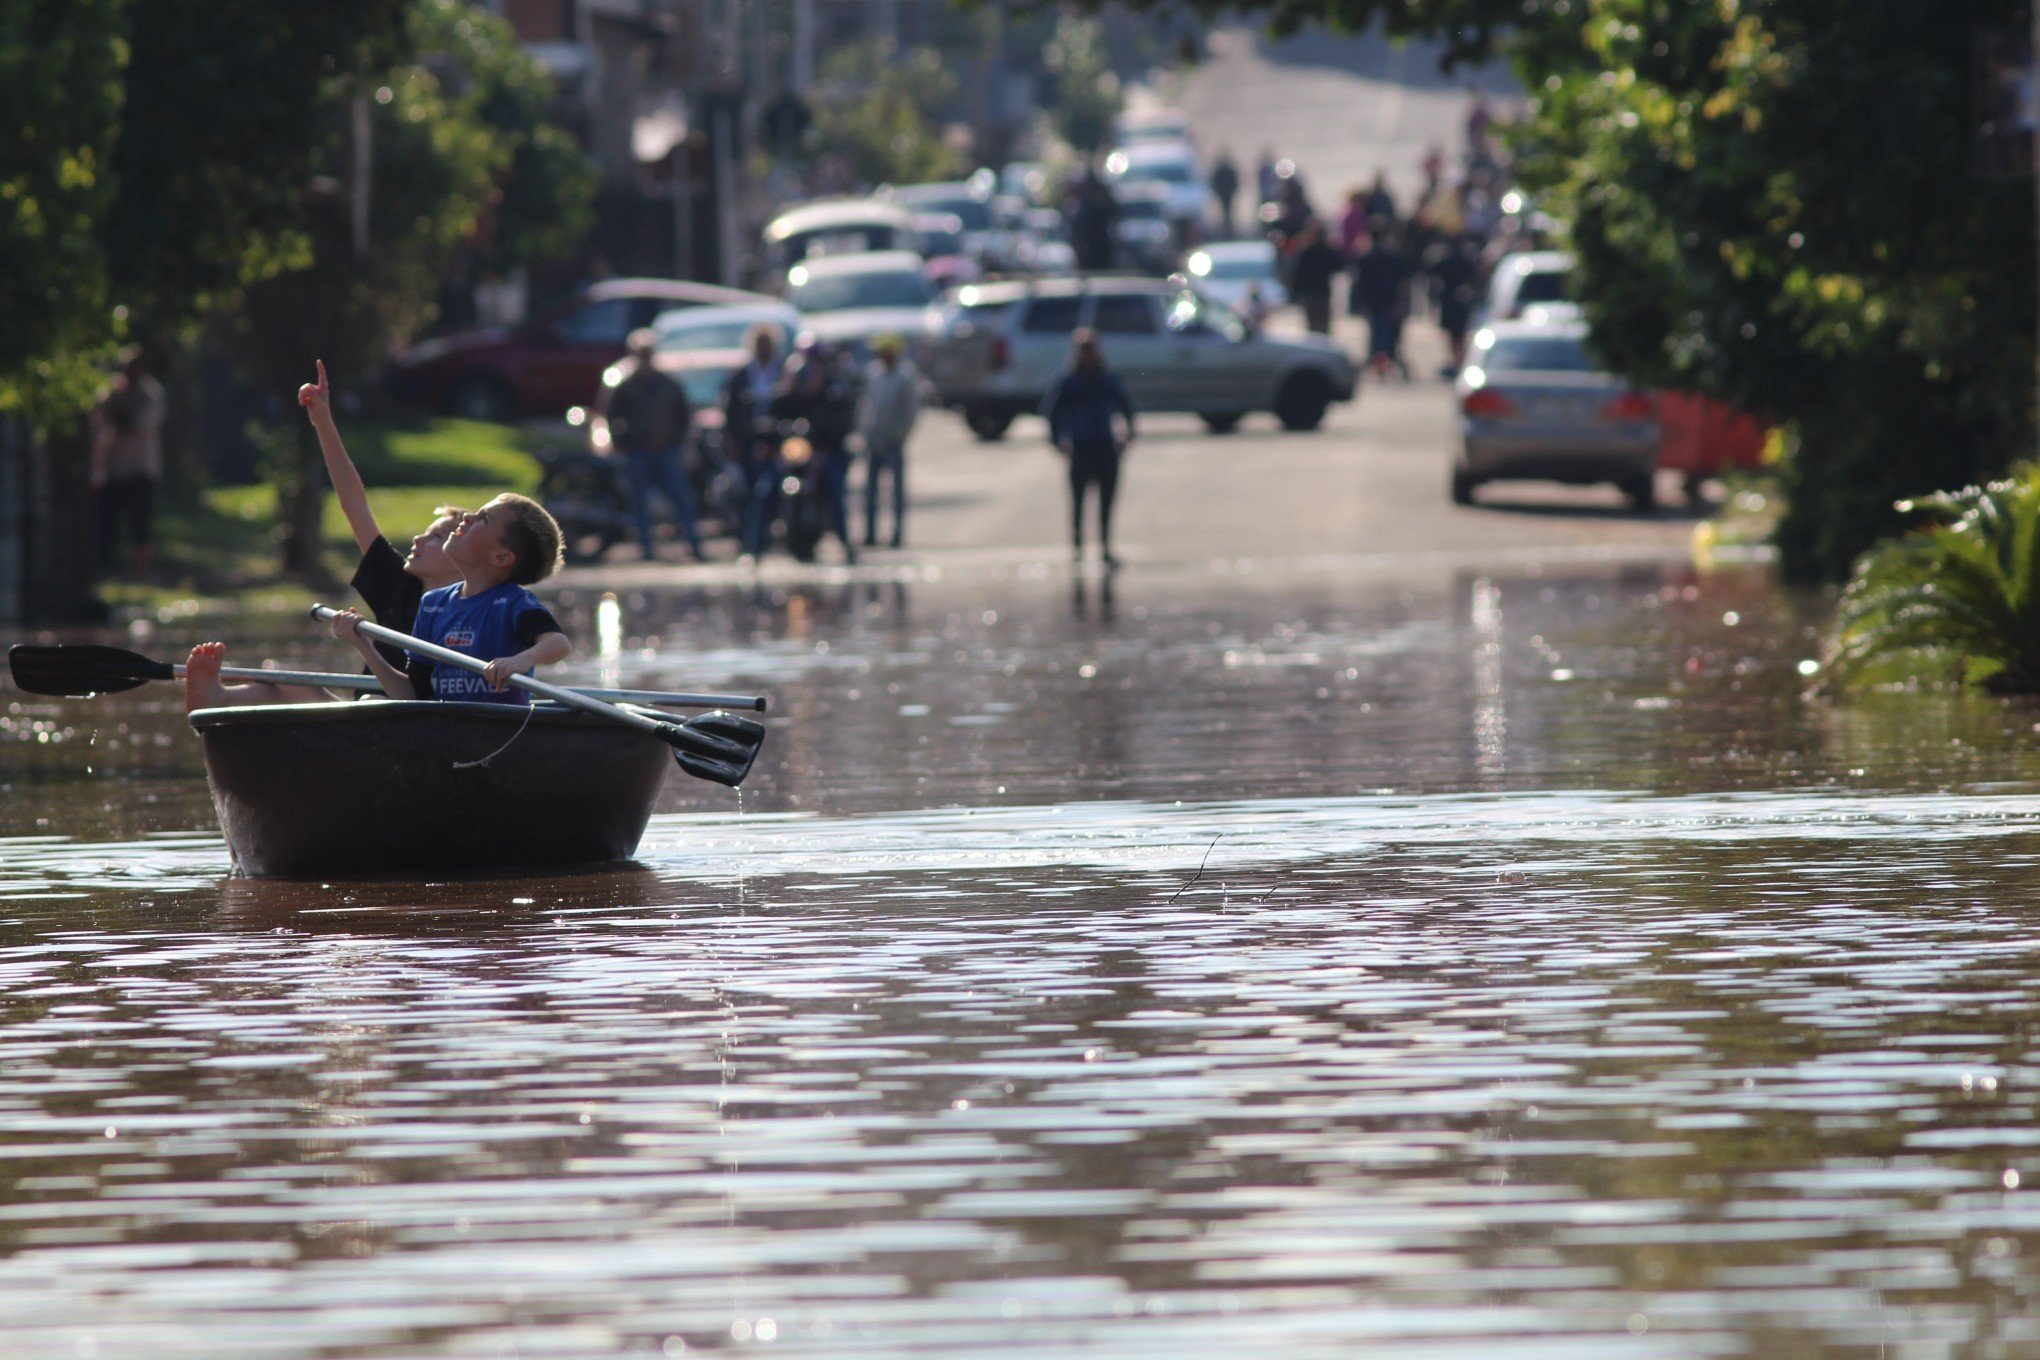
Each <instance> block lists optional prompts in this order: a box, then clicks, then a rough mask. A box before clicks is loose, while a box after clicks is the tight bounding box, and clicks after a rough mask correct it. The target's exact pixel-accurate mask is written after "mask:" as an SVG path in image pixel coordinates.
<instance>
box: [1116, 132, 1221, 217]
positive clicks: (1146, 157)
mask: <svg viewBox="0 0 2040 1360" xmlns="http://www.w3.org/2000/svg"><path fill="white" fill-rule="evenodd" d="M1105 178H1106V180H1107V182H1109V183H1110V184H1112V185H1113V186H1114V187H1115V188H1119V187H1124V186H1128V185H1134V184H1153V185H1159V186H1160V187H1161V189H1162V191H1163V193H1164V194H1165V195H1166V199H1167V214H1168V218H1169V220H1170V221H1171V222H1179V223H1182V224H1184V225H1185V227H1186V229H1187V230H1189V231H1190V232H1192V233H1201V232H1202V231H1203V230H1204V219H1205V215H1206V214H1207V213H1208V212H1209V211H1210V208H1211V186H1210V185H1209V184H1208V183H1206V182H1205V179H1204V172H1203V171H1202V170H1199V169H1198V168H1197V153H1196V152H1195V151H1192V150H1191V149H1190V146H1189V144H1188V143H1186V142H1170V141H1153V142H1135V143H1133V144H1132V145H1130V146H1122V147H1120V148H1119V149H1118V150H1116V151H1114V152H1113V153H1112V154H1111V155H1109V156H1107V157H1106V158H1105Z"/></svg>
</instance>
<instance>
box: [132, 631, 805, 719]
mask: <svg viewBox="0 0 2040 1360" xmlns="http://www.w3.org/2000/svg"><path fill="white" fill-rule="evenodd" d="M368 626H369V627H374V626H375V625H373V624H370V625H368ZM170 669H171V670H173V671H175V672H176V673H177V676H178V678H179V679H182V678H183V676H184V664H183V663H182V662H178V663H177V664H175V665H173V666H172V667H171V668H170ZM220 678H221V679H223V680H252V681H254V682H256V683H257V684H264V685H312V686H315V687H317V688H320V689H358V690H364V691H368V690H379V689H381V688H382V683H381V682H380V681H378V680H377V679H376V678H375V677H374V676H372V675H358V674H357V675H345V674H341V673H339V672H332V671H280V670H270V669H268V668H266V667H257V666H222V667H220ZM571 688H572V689H573V690H574V691H575V692H576V693H578V694H586V695H589V696H591V697H593V698H596V699H602V700H605V701H606V702H608V703H612V704H665V705H669V706H671V707H674V708H734V709H748V710H750V711H752V712H755V713H763V712H764V711H765V700H764V699H763V698H761V697H760V696H758V695H756V694H676V693H672V692H669V691H667V690H662V689H589V688H587V687H586V686H584V685H574V686H572V687H571Z"/></svg>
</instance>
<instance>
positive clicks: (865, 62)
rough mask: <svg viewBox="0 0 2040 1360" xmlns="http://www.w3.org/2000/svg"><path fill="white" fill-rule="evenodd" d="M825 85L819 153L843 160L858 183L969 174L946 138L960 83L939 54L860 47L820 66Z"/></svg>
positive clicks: (883, 45)
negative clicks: (949, 113) (945, 121)
mask: <svg viewBox="0 0 2040 1360" xmlns="http://www.w3.org/2000/svg"><path fill="white" fill-rule="evenodd" d="M819 84H820V86H821V89H820V91H819V95H818V98H817V99H816V100H815V122H814V127H813V128H812V129H811V130H810V133H809V136H810V137H811V138H812V139H813V145H814V150H815V152H816V154H817V155H821V156H831V157H836V158H839V159H841V160H842V161H843V162H844V163H845V164H846V165H848V167H849V169H850V173H851V176H852V177H853V178H854V179H855V180H856V181H857V182H858V183H860V184H871V185H875V184H918V183H923V182H926V181H929V180H946V179H953V178H955V177H956V176H957V175H960V174H962V173H963V172H964V170H965V169H967V168H968V167H967V166H966V165H965V164H964V161H963V158H962V157H961V156H959V155H958V154H957V153H956V151H955V150H954V149H953V148H951V147H950V146H949V144H948V143H947V142H945V141H944V140H943V138H942V118H943V115H944V113H945V112H946V111H947V109H948V107H949V103H950V101H951V100H952V99H954V98H955V97H956V78H955V77H954V76H952V75H950V73H949V70H948V68H947V67H946V66H944V65H943V62H942V56H941V54H940V53H939V52H937V51H935V50H934V49H933V48H927V47H910V48H908V49H907V50H905V51H904V52H902V51H899V50H897V49H895V48H894V46H893V44H892V43H890V42H888V41H885V40H883V39H881V40H877V41H873V42H865V43H858V44H855V45H853V46H850V47H846V48H843V49H841V50H839V51H837V52H834V53H832V54H831V55H830V56H829V58H828V59H827V60H826V61H824V62H823V63H822V70H821V79H820V82H819Z"/></svg>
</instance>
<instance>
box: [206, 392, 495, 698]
mask: <svg viewBox="0 0 2040 1360" xmlns="http://www.w3.org/2000/svg"><path fill="white" fill-rule="evenodd" d="M298 405H300V406H302V407H304V408H305V414H306V415H307V416H308V417H309V418H310V419H311V422H312V430H313V431H314V432H315V433H316V434H317V435H318V437H319V452H320V453H321V454H323V455H325V459H326V475H327V477H328V478H329V479H330V480H331V481H332V483H333V494H334V495H335V496H336V497H338V498H339V501H340V509H341V511H342V513H344V514H345V515H346V516H347V527H348V528H350V529H352V530H353V531H354V542H355V544H356V546H358V547H359V548H360V549H361V562H360V564H359V565H358V566H356V567H355V569H354V579H353V581H352V582H351V584H352V585H353V587H354V591H355V593H356V594H357V595H359V596H361V598H362V600H363V602H365V603H366V604H367V605H368V609H369V613H371V614H372V615H374V616H375V621H376V622H377V623H380V624H382V625H384V626H385V627H388V628H394V629H396V630H397V631H398V632H405V633H407V632H409V631H410V630H411V625H412V623H413V622H414V621H415V620H416V619H417V616H418V602H419V600H420V599H421V598H422V597H423V596H424V594H425V592H426V591H428V590H436V589H438V588H439V587H441V586H446V585H453V584H457V583H458V582H459V581H460V568H458V567H456V566H455V565H454V564H453V562H452V561H451V560H450V559H448V557H447V555H446V540H447V538H448V537H450V536H451V535H452V533H453V531H454V529H455V528H456V527H458V525H459V524H460V521H461V518H462V516H464V515H466V514H467V513H468V512H467V511H465V510H462V509H460V508H458V507H456V506H451V505H442V506H440V507H439V508H438V509H436V510H434V511H433V512H432V515H433V518H432V523H431V524H429V525H427V526H426V527H425V531H424V532H423V533H421V534H419V535H417V536H416V537H415V538H413V539H412V540H411V549H410V552H409V553H407V554H404V555H402V556H399V555H398V553H397V550H396V549H395V548H394V547H392V546H390V541H389V539H387V538H385V537H384V536H383V532H382V529H381V527H380V526H378V525H377V524H376V522H375V512H374V511H373V510H371V509H370V508H369V504H368V488H367V487H366V486H365V485H363V483H362V480H361V473H360V471H359V470H357V469H356V468H355V466H354V460H353V459H352V458H349V457H348V456H347V446H346V444H344V443H342V442H341V439H340V430H339V428H338V427H337V426H335V425H334V424H333V403H332V394H331V389H330V388H329V387H328V385H327V382H326V365H325V363H324V362H323V361H321V362H320V363H319V380H318V381H317V382H315V383H306V384H305V385H304V386H302V387H300V388H298ZM377 646H378V647H379V648H380V649H381V651H382V653H383V656H384V658H385V659H386V660H388V661H389V662H390V664H391V665H392V666H395V667H401V666H403V665H404V653H403V652H402V651H400V650H399V649H397V648H395V647H390V646H386V645H384V644H381V643H378V644H377ZM226 651H227V649H226V646H225V645H224V644H223V643H218V642H202V643H200V644H199V645H198V646H196V647H194V648H192V649H191V655H190V656H189V657H188V658H187V659H186V660H185V664H184V706H185V708H186V709H187V710H190V709H194V708H223V707H225V706H227V705H229V704H304V703H319V702H322V701H324V700H326V699H330V698H331V697H332V696H331V695H330V694H328V693H327V692H326V691H324V690H321V689H313V688H311V687H309V686H305V685H271V684H266V683H264V682H261V681H254V682H251V683H249V684H245V685H229V684H224V683H222V682H221V680H220V666H221V664H222V663H223V662H224V661H225V659H226Z"/></svg>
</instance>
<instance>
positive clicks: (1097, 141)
mask: <svg viewBox="0 0 2040 1360" xmlns="http://www.w3.org/2000/svg"><path fill="white" fill-rule="evenodd" d="M1042 59H1043V61H1044V62H1045V63H1046V65H1047V66H1048V70H1049V74H1050V75H1051V76H1052V77H1054V80H1055V99H1054V101H1053V102H1052V103H1051V104H1050V106H1049V118H1050V120H1051V121H1052V122H1053V123H1054V125H1055V131H1056V135H1057V136H1059V137H1061V138H1062V139H1063V140H1064V141H1065V142H1068V143H1069V144H1070V147H1071V148H1072V149H1073V150H1075V151H1077V152H1078V153H1079V154H1081V155H1083V156H1084V157H1085V158H1086V159H1088V158H1090V157H1092V156H1095V155H1097V154H1098V152H1099V151H1100V150H1101V149H1103V147H1104V145H1105V143H1106V141H1107V140H1108V139H1109V138H1110V137H1111V136H1112V120H1113V119H1115V118H1117V117H1118V116H1119V110H1120V107H1121V106H1122V105H1123V104H1124V103H1125V96H1124V95H1123V93H1122V92H1121V90H1120V88H1119V77H1118V76H1116V75H1114V74H1113V73H1112V68H1111V66H1110V64H1109V63H1108V62H1107V61H1106V58H1105V36H1104V31H1103V29H1102V28H1101V27H1100V26H1099V24H1098V21H1097V20H1095V19H1086V18H1082V17H1080V16H1078V15H1075V14H1066V15H1064V16H1063V17H1062V19H1061V20H1060V21H1059V22H1058V23H1057V24H1056V26H1055V36H1054V37H1053V38H1051V39H1050V40H1049V43H1048V46H1047V48H1045V49H1044V50H1043V52H1042Z"/></svg>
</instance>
